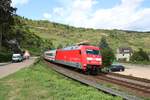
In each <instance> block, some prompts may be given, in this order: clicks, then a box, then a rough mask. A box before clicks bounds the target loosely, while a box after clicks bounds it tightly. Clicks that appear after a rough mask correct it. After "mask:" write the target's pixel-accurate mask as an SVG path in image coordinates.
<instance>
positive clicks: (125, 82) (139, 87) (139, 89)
mask: <svg viewBox="0 0 150 100" xmlns="http://www.w3.org/2000/svg"><path fill="white" fill-rule="evenodd" d="M96 77H97V78H98V79H100V80H104V81H107V82H110V83H114V84H117V85H119V86H124V87H126V88H128V89H130V90H131V89H132V91H133V90H134V91H136V93H138V94H139V95H144V96H150V83H147V82H141V81H137V80H131V79H127V78H122V77H119V76H117V77H116V76H113V75H109V74H108V75H99V76H96Z"/></svg>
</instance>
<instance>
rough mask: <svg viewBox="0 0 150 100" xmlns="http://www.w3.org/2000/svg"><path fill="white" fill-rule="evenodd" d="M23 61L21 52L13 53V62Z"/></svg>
mask: <svg viewBox="0 0 150 100" xmlns="http://www.w3.org/2000/svg"><path fill="white" fill-rule="evenodd" d="M21 61H23V57H22V55H21V54H13V55H12V62H21Z"/></svg>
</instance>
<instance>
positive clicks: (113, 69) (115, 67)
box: [106, 65, 125, 72]
mask: <svg viewBox="0 0 150 100" xmlns="http://www.w3.org/2000/svg"><path fill="white" fill-rule="evenodd" d="M124 70H125V67H124V66H122V65H111V66H108V67H107V68H106V71H107V72H117V71H124Z"/></svg>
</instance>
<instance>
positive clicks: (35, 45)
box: [3, 16, 53, 55]
mask: <svg viewBox="0 0 150 100" xmlns="http://www.w3.org/2000/svg"><path fill="white" fill-rule="evenodd" d="M14 22H15V24H14V25H13V26H11V27H12V28H11V30H10V31H9V32H7V33H6V34H5V35H4V36H3V38H4V40H11V39H16V40H17V41H18V43H19V45H20V47H21V48H22V50H26V49H27V50H29V51H30V52H31V54H34V55H40V54H41V53H42V52H43V51H44V50H47V49H51V48H53V44H52V42H51V40H49V39H43V38H41V37H39V36H37V35H36V34H35V33H34V32H31V31H30V29H29V27H26V23H24V21H23V20H22V19H21V17H19V16H15V17H14ZM3 46H5V47H7V48H9V44H7V43H6V42H4V44H3Z"/></svg>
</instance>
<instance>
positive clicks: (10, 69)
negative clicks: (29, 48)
mask: <svg viewBox="0 0 150 100" xmlns="http://www.w3.org/2000/svg"><path fill="white" fill-rule="evenodd" d="M36 59H37V58H36V57H32V58H30V59H29V60H24V61H23V62H20V63H11V64H8V65H4V66H0V78H3V77H5V76H7V75H9V74H12V73H15V72H16V71H18V70H20V69H22V68H24V67H28V66H30V65H31V64H33V63H34V62H35V60H36Z"/></svg>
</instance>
